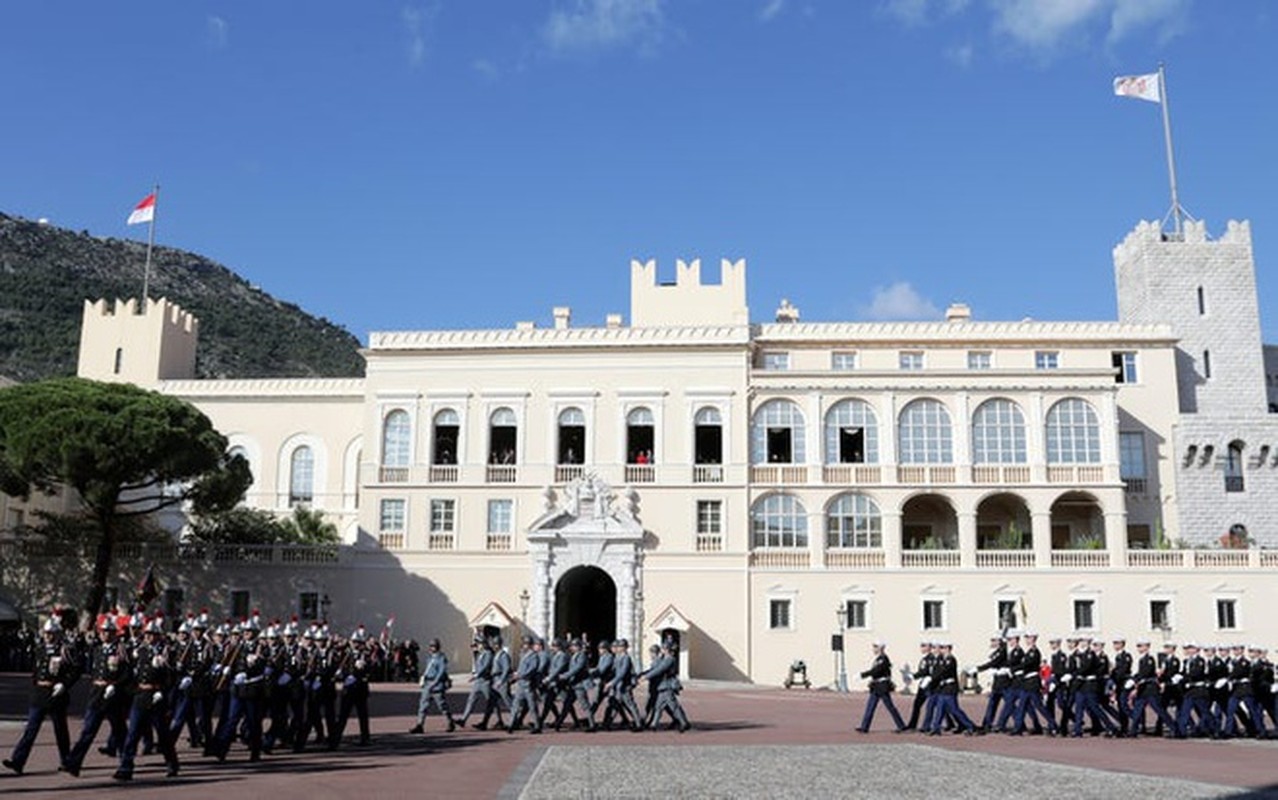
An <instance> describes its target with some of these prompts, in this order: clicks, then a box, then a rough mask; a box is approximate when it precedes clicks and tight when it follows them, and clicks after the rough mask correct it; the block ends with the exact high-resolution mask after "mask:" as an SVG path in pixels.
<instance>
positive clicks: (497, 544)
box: [486, 533, 515, 550]
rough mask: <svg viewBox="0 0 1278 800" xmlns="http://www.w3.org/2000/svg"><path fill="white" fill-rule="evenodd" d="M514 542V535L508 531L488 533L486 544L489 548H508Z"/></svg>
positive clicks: (510, 547)
mask: <svg viewBox="0 0 1278 800" xmlns="http://www.w3.org/2000/svg"><path fill="white" fill-rule="evenodd" d="M514 543H515V537H514V536H512V535H510V534H509V533H490V534H488V540H487V543H486V546H487V548H488V549H489V550H510V549H512V547H513V546H514Z"/></svg>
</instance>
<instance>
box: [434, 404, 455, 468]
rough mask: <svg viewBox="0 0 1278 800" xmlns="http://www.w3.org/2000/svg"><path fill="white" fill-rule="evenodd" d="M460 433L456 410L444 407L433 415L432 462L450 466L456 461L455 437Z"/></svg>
mask: <svg viewBox="0 0 1278 800" xmlns="http://www.w3.org/2000/svg"><path fill="white" fill-rule="evenodd" d="M460 433H461V419H460V418H459V417H458V416H457V412H456V411H454V410H453V409H451V408H445V409H443V410H442V411H440V412H439V413H437V414H436V415H435V423H434V447H433V452H432V454H431V455H432V458H431V463H432V464H438V465H441V466H450V465H453V464H456V463H457V437H458V435H459V434H460Z"/></svg>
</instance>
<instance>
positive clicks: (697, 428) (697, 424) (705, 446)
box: [692, 406, 723, 464]
mask: <svg viewBox="0 0 1278 800" xmlns="http://www.w3.org/2000/svg"><path fill="white" fill-rule="evenodd" d="M692 435H693V440H694V441H693V463H695V464H722V463H723V417H722V416H721V415H720V414H719V409H717V408H715V407H714V406H705V407H703V408H699V409H697V413H696V415H695V416H693V418H692Z"/></svg>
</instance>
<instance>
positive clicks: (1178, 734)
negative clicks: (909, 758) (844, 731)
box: [857, 630, 1278, 739]
mask: <svg viewBox="0 0 1278 800" xmlns="http://www.w3.org/2000/svg"><path fill="white" fill-rule="evenodd" d="M1110 644H1112V646H1113V651H1112V653H1111V652H1107V651H1106V642H1105V641H1104V640H1103V639H1101V638H1099V637H1095V638H1093V637H1090V636H1078V637H1073V638H1066V639H1064V640H1063V641H1062V639H1061V638H1058V637H1053V638H1050V639H1048V651H1047V652H1046V653H1044V652H1042V651H1041V650H1039V647H1038V635H1037V634H1035V633H1034V632H1033V631H1024V632H1021V631H1017V630H1010V631H1007V632H1006V633H1003V634H999V635H997V636H994V637H991V639H990V652H989V654H988V656H987V657H986V659H985V660H984V661H983V662H981V663H979V664H977V665H975V666H971V667H969V668H968V669H967V670H965V671H964V672H963V673H961V672H960V670H959V665H958V661H957V659H956V658H955V656H954V653H953V648H952V646H951V643H949V642H946V641H926V642H922V643H921V644H920V645H919V662H918V666H917V668H916V669H915V670H914V671H913V677H914V678H915V679H917V680H916V685H917V687H918V690H917V692H916V693H915V696H914V702H913V707H912V709H911V712H910V717H909V719H908V720H906V719H904V718H903V717H902V715H901V713H900V712H899V711H898V710H897V708H896V706H895V704H894V703H893V701H892V692H893V691H894V690H895V684H894V683H893V680H892V662H891V660H890V659H889V657H888V655H887V649H886V645H885V644H884V643H883V642H876V643H875V644H874V646H873V648H874V661H873V662H872V664H871V665H870V668H869V669H867V670H866V671H864V672H862V673H861V677H862V678H863V679H866V680H867V681H868V682H869V691H870V698H869V701H868V703H867V704H866V709H865V714H864V716H863V717H862V720H861V724H860V726H859V727H858V728H857V730H858V731H860V732H861V733H868V732H869V729H870V725H871V724H872V723H873V720H874V714H875V711H876V709H877V707H878V706H879V705H883V706H884V707H885V708H886V709H887V711H888V713H889V714H890V715H891V717H892V721H893V722H894V723H895V725H896V730H897V732H898V733H901V732H906V731H911V730H918V731H920V732H922V733H927V734H931V735H933V736H937V735H940V734H941V732H942V730H943V729H945V730H951V731H961V732H963V733H965V734H968V735H974V734H985V733H1004V734H1010V735H1012V736H1023V735H1025V734H1027V733H1029V734H1032V735H1042V734H1044V733H1046V734H1047V735H1049V736H1072V737H1081V736H1083V735H1084V733H1089V734H1091V735H1102V734H1103V735H1105V736H1110V737H1137V736H1144V735H1154V736H1166V737H1174V738H1180V739H1184V738H1189V737H1210V738H1213V739H1219V738H1234V737H1244V736H1245V737H1256V738H1268V737H1269V730H1270V728H1268V727H1267V726H1266V725H1265V716H1266V715H1268V716H1269V719H1270V723H1271V724H1272V725H1273V726H1274V727H1275V728H1278V695H1275V691H1274V664H1273V663H1272V662H1271V661H1269V658H1268V653H1267V651H1266V650H1265V649H1264V648H1262V647H1258V646H1255V645H1250V646H1248V645H1241V644H1233V645H1219V646H1217V645H1203V646H1201V647H1200V646H1199V645H1198V644H1197V643H1195V642H1186V643H1184V644H1183V645H1181V646H1179V647H1178V646H1177V645H1176V644H1174V643H1170V642H1169V643H1167V644H1164V645H1163V646H1162V648H1161V650H1160V651H1159V652H1154V651H1153V650H1152V649H1151V644H1150V642H1149V640H1148V639H1140V640H1138V641H1137V642H1136V652H1135V653H1132V652H1130V651H1128V649H1127V642H1126V639H1125V638H1124V637H1115V638H1114V639H1113V640H1112V641H1111V642H1110ZM1178 649H1179V650H1180V651H1181V652H1180V654H1179V655H1178V654H1177V650H1178ZM986 672H988V673H989V674H990V676H991V678H992V680H991V686H990V691H989V693H988V695H987V699H986V702H985V713H984V716H983V717H982V719H981V722H980V724H979V725H978V724H976V723H974V722H973V721H972V719H971V718H969V717H968V716H967V714H966V713H965V712H964V711H963V709H962V707H961V705H960V704H959V700H958V697H959V694H960V688H961V686H960V675H961V674H967V675H969V676H975V675H979V674H981V673H986Z"/></svg>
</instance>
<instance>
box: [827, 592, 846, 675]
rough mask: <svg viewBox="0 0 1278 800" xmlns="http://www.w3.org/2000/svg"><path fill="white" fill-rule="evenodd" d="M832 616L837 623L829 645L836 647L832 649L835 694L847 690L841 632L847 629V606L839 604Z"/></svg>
mask: <svg viewBox="0 0 1278 800" xmlns="http://www.w3.org/2000/svg"><path fill="white" fill-rule="evenodd" d="M834 616H835V619H837V620H838V623H839V627H838V630H837V632H836V633H835V634H834V638H833V639H831V640H830V644H832V645H837V647H833V648H832V649H833V650H834V674H835V678H834V689H835V691H837V692H846V691H847V690H848V662H847V658H846V657H845V656H844V647H843V632H844V631H846V630H847V629H848V607H847V604H846V603H839V605H838V606H836V607H835V609H834Z"/></svg>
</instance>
